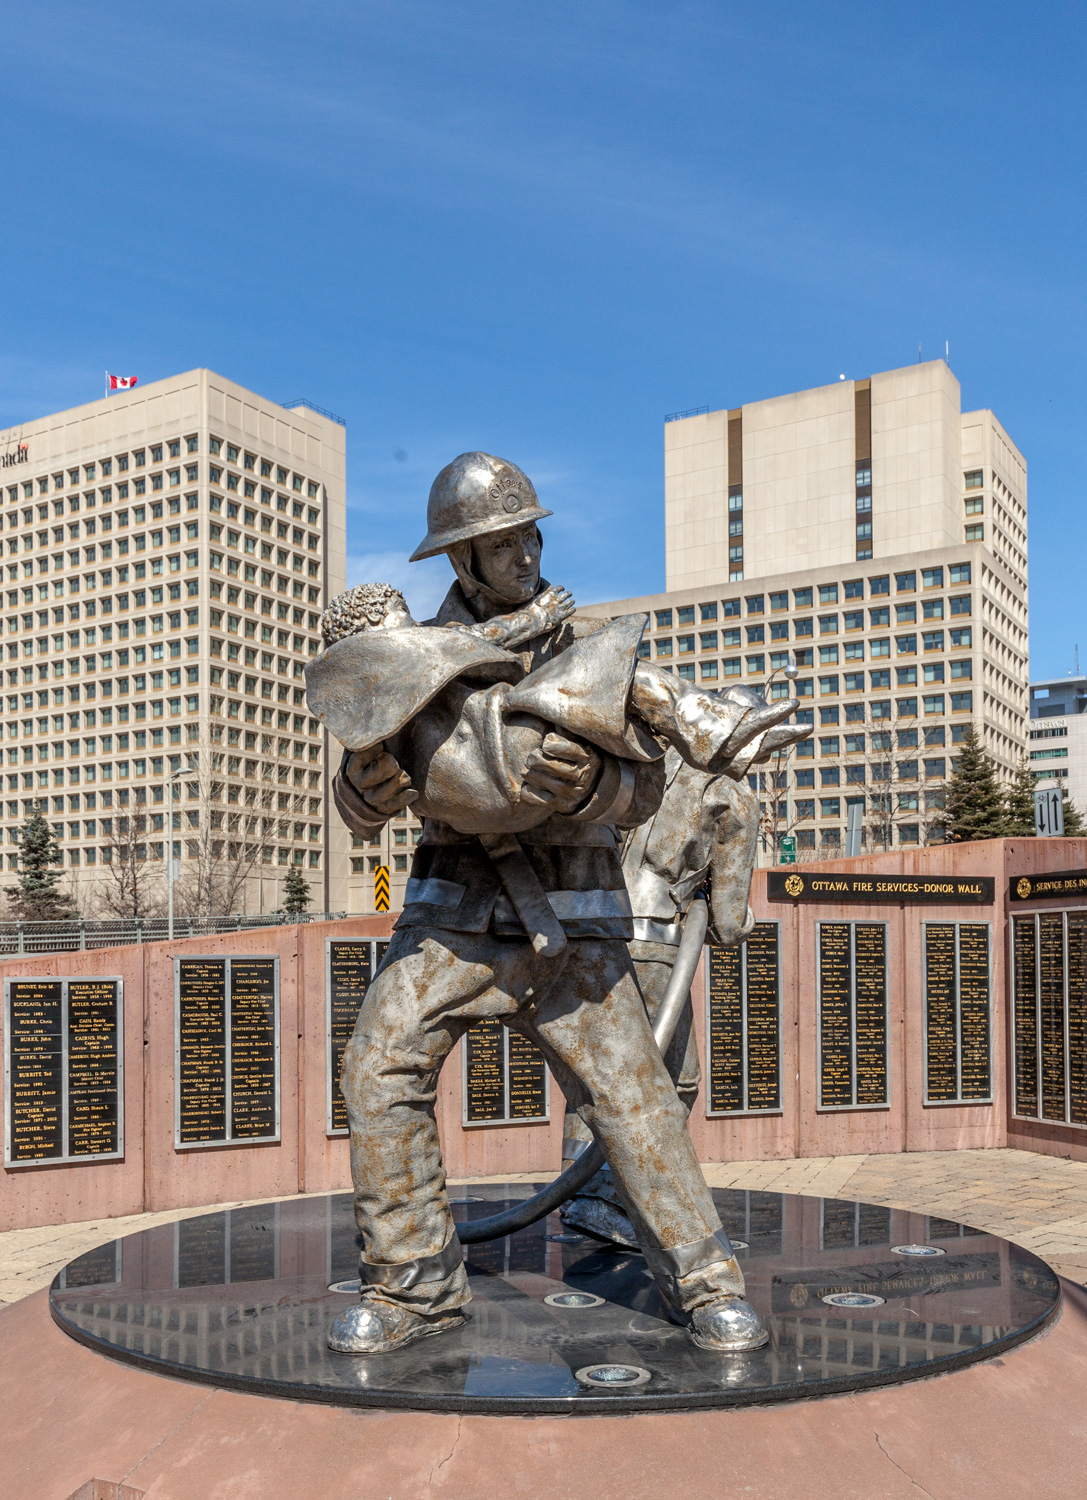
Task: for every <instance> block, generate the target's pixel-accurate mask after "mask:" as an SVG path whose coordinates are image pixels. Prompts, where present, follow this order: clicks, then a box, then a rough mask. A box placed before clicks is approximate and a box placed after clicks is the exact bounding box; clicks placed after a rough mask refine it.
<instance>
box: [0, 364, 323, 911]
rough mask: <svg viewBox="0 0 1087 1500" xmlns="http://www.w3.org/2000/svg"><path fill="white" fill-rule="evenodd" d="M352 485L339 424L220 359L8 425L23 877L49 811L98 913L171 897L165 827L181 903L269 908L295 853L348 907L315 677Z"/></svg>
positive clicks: (8, 577) (8, 618)
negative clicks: (136, 897)
mask: <svg viewBox="0 0 1087 1500" xmlns="http://www.w3.org/2000/svg"><path fill="white" fill-rule="evenodd" d="M344 484H345V431H344V426H343V424H342V423H341V422H340V421H339V420H338V419H336V418H333V417H332V416H331V415H330V414H328V413H324V412H321V411H320V410H318V409H317V408H315V407H312V406H310V405H309V403H303V402H299V403H296V404H293V405H292V406H291V407H289V408H288V407H285V406H283V405H280V404H278V403H276V402H274V401H270V400H268V399H266V398H265V397H262V396H258V395H256V394H255V393H254V392H252V391H248V390H246V389H244V388H243V387H242V386H240V385H238V384H236V383H235V382H233V381H230V380H227V379H225V378H224V377H222V376H220V375H217V374H216V373H214V372H213V371H211V370H206V369H198V370H190V371H188V372H186V373H185V374H183V375H178V376H175V377H172V378H170V379H166V380H159V381H154V382H152V383H150V384H148V385H146V386H138V387H136V389H134V390H128V391H124V392H121V393H118V394H116V395H112V396H110V397H108V398H106V399H102V400H97V401H92V402H88V403H87V404H85V405H83V406H79V407H75V408H73V409H71V410H69V411H64V412H59V413H55V414H53V415H50V416H46V417H42V418H39V419H37V420H34V421H28V422H24V423H22V424H20V425H19V426H16V427H11V428H8V429H7V430H6V431H3V432H0V502H2V503H0V525H2V532H0V545H2V548H3V557H2V565H3V575H2V576H3V583H2V588H3V592H2V595H0V597H2V600H3V613H2V616H0V618H2V621H3V653H4V654H3V663H2V665H3V699H2V702H3V715H2V718H0V725H2V734H3V766H2V776H3V781H2V786H3V792H2V800H0V838H2V840H3V844H4V849H3V853H4V855H5V856H6V858H5V861H4V863H5V865H6V868H7V869H8V870H14V869H15V868H16V865H17V857H18V847H17V845H18V838H19V832H20V829H21V826H22V824H23V822H24V821H25V818H26V816H27V813H28V811H29V810H30V808H31V806H32V805H33V804H34V803H35V802H36V803H38V804H40V806H41V807H42V809H43V810H44V811H45V812H46V814H47V816H48V818H49V820H50V822H51V823H52V824H53V826H54V828H55V829H56V831H57V834H58V836H59V837H60V839H61V845H62V848H63V852H64V862H65V870H66V873H67V875H68V877H69V880H70V883H71V885H72V887H73V889H74V890H75V891H76V892H77V894H78V898H79V901H80V905H81V907H82V908H83V909H84V910H85V911H86V912H87V914H89V915H90V914H103V913H106V914H108V912H109V910H110V909H111V908H112V909H117V908H118V907H121V908H123V907H124V906H125V904H126V902H127V903H128V905H129V906H130V907H131V903H132V899H133V897H132V894H131V892H128V894H126V882H127V884H128V885H129V886H131V885H132V884H133V883H135V884H137V885H142V887H143V899H144V900H145V902H146V903H147V904H149V905H150V906H151V907H152V908H153V907H155V906H157V905H160V904H161V901H162V899H163V892H164V876H165V871H166V863H165V861H166V858H167V855H168V848H169V843H170V841H171V840H170V825H171V823H172V825H173V827H172V842H173V853H174V857H175V860H177V861H178V862H179V864H178V865H177V866H175V868H176V870H177V882H178V884H177V891H178V896H179V906H180V909H184V907H185V905H186V902H187V903H188V906H189V907H190V908H192V907H193V906H194V905H197V906H200V905H202V906H205V907H211V908H212V909H214V910H216V911H217V912H221V911H226V910H234V911H248V912H257V911H262V910H263V911H272V910H274V909H276V907H278V906H279V905H281V904H282V899H283V887H284V882H285V877H286V874H287V872H288V870H289V869H290V868H291V867H292V866H294V867H296V868H299V869H301V871H302V873H303V875H304V876H305V878H306V880H307V881H308V882H309V884H310V890H311V899H312V906H313V908H314V909H316V910H320V909H323V910H326V911H327V910H329V909H333V910H336V909H340V910H342V909H345V908H346V907H347V905H348V900H349V891H348V881H349V874H350V866H349V856H348V854H347V844H348V836H347V834H346V831H345V830H344V829H343V826H342V824H341V822H340V820H339V818H338V817H336V816H335V812H334V809H333V808H332V807H331V802H330V796H329V790H330V777H331V774H332V773H333V772H334V770H335V766H336V764H337V763H338V760H339V750H338V748H337V747H336V746H334V745H332V744H330V742H329V740H328V737H327V736H326V735H325V733H324V732H323V731H322V730H321V729H320V726H319V725H318V723H317V720H316V719H315V718H313V717H312V716H311V715H310V714H309V711H308V708H307V705H306V701H305V682H304V677H303V672H304V668H305V664H306V662H307V661H308V660H309V658H310V657H311V656H312V655H313V654H314V653H315V652H316V651H317V650H318V642H319V636H318V621H319V619H320V615H321V611H322V610H323V608H324V606H325V603H326V601H327V599H328V598H329V597H330V596H332V595H334V594H336V593H338V592H340V591H341V590H342V589H343V587H344V584H345V578H344V572H345V567H346V546H345V534H344V527H345V490H344ZM171 798H172V799H173V801H172V806H171ZM133 914H136V913H133Z"/></svg>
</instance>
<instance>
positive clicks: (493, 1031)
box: [464, 1020, 506, 1125]
mask: <svg viewBox="0 0 1087 1500" xmlns="http://www.w3.org/2000/svg"><path fill="white" fill-rule="evenodd" d="M505 1117H506V1040H505V1027H504V1026H503V1025H502V1023H501V1021H493V1020H492V1021H478V1022H477V1023H476V1025H475V1026H473V1027H472V1028H471V1029H470V1030H469V1031H468V1032H467V1034H466V1035H465V1038H464V1119H465V1122H466V1123H467V1124H469V1125H481V1124H484V1123H490V1122H493V1121H497V1120H504V1119H505Z"/></svg>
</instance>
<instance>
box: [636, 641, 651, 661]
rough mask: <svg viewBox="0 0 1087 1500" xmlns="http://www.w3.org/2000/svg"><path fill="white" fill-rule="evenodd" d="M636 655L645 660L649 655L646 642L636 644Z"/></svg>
mask: <svg viewBox="0 0 1087 1500" xmlns="http://www.w3.org/2000/svg"><path fill="white" fill-rule="evenodd" d="M638 655H639V656H640V657H642V658H643V659H644V658H646V657H648V655H649V642H648V641H639V642H638Z"/></svg>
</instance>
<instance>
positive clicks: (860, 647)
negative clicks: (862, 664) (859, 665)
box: [845, 641, 864, 661]
mask: <svg viewBox="0 0 1087 1500" xmlns="http://www.w3.org/2000/svg"><path fill="white" fill-rule="evenodd" d="M845 659H846V661H863V660H864V642H863V641H846V643H845Z"/></svg>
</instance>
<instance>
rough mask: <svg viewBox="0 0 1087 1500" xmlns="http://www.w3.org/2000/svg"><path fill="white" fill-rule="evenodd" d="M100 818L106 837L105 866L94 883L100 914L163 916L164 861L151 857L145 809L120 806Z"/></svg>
mask: <svg viewBox="0 0 1087 1500" xmlns="http://www.w3.org/2000/svg"><path fill="white" fill-rule="evenodd" d="M100 822H101V829H102V834H103V835H104V839H105V842H104V843H103V844H102V845H101V846H100V855H101V859H102V863H103V865H104V866H105V869H104V871H103V874H102V878H101V879H100V880H99V881H98V882H97V884H96V887H95V897H96V902H97V906H98V909H99V912H100V914H101V915H102V916H106V917H121V918H128V919H129V920H132V921H139V920H141V919H143V918H146V917H160V916H162V914H163V912H164V911H165V909H166V891H165V883H164V879H163V871H162V866H161V864H160V863H159V862H157V861H152V860H149V859H148V843H147V835H148V815H147V812H146V810H145V809H142V808H137V809H134V810H127V811H126V810H120V811H117V812H114V813H113V814H112V815H110V816H107V817H104V818H102V819H101V820H100Z"/></svg>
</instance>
